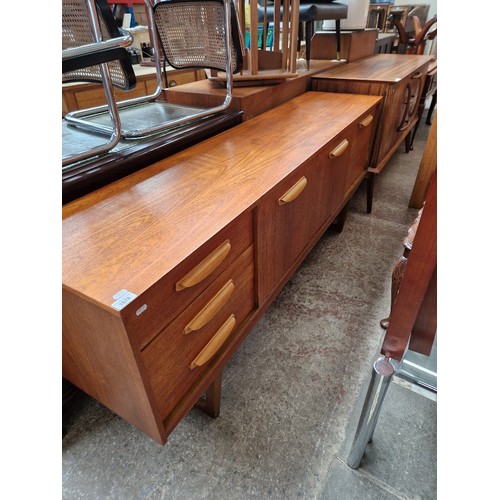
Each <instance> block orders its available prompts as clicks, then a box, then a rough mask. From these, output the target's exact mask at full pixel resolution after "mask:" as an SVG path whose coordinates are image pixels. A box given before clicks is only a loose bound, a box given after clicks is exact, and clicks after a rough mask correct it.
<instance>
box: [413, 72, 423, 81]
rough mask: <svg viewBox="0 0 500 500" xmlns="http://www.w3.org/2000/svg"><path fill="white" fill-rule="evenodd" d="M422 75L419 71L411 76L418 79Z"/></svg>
mask: <svg viewBox="0 0 500 500" xmlns="http://www.w3.org/2000/svg"><path fill="white" fill-rule="evenodd" d="M421 76H422V73H421V72H420V71H419V72H418V73H415V74H414V75H413V76H412V77H411V78H412V80H416V79H417V78H420V77H421Z"/></svg>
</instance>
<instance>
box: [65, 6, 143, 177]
mask: <svg viewBox="0 0 500 500" xmlns="http://www.w3.org/2000/svg"><path fill="white" fill-rule="evenodd" d="M132 41H133V39H132V36H131V35H130V34H126V33H123V32H120V30H119V29H118V25H117V24H116V21H115V19H114V17H113V14H112V13H111V9H110V7H109V4H108V2H107V1H106V0H63V1H62V81H63V82H79V81H85V82H98V83H102V84H103V88H104V93H105V96H106V101H107V107H106V116H107V119H108V120H109V122H110V126H109V128H108V130H107V133H106V135H107V136H108V137H109V139H108V140H107V142H104V143H100V144H98V145H96V146H91V147H87V148H84V149H83V150H82V146H81V145H80V144H76V145H74V146H73V147H65V145H64V144H63V159H62V165H63V168H64V167H66V166H67V165H69V164H71V163H75V162H78V161H82V160H85V159H87V158H90V157H92V156H98V155H100V154H103V153H106V152H107V151H109V150H111V149H112V148H113V147H114V146H116V144H117V143H118V141H119V140H120V135H121V124H120V119H119V116H118V109H117V105H116V101H115V98H114V94H113V87H114V86H115V87H118V88H121V89H122V90H129V89H131V88H133V87H134V86H135V82H136V80H135V75H134V71H133V69H132V65H131V63H130V60H129V57H128V53H127V51H126V49H125V47H127V46H129V45H131V44H132Z"/></svg>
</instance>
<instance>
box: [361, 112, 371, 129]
mask: <svg viewBox="0 0 500 500" xmlns="http://www.w3.org/2000/svg"><path fill="white" fill-rule="evenodd" d="M372 121H373V115H368V116H367V117H366V118H364V119H363V120H361V121H360V122H359V128H365V127H368V125H370V123H371V122H372Z"/></svg>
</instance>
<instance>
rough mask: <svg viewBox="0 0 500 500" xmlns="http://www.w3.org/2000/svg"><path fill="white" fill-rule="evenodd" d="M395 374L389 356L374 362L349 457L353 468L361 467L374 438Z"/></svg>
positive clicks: (349, 462) (348, 461)
mask: <svg viewBox="0 0 500 500" xmlns="http://www.w3.org/2000/svg"><path fill="white" fill-rule="evenodd" d="M393 375H394V367H393V366H392V365H391V363H390V362H389V358H386V357H381V358H379V359H377V361H375V363H373V369H372V376H371V380H370V385H369V386H368V391H367V393H366V397H365V402H364V404H363V409H362V410H361V415H360V417H359V422H358V427H357V429H356V434H355V435H354V441H353V443H352V446H351V451H350V452H349V457H348V459H347V465H348V466H349V467H350V468H351V469H357V468H358V467H359V464H360V463H361V459H362V458H363V455H364V453H365V450H366V446H367V444H368V443H369V442H370V441H371V440H372V437H373V433H374V431H375V427H376V425H377V420H378V416H379V414H380V410H381V408H382V403H383V401H384V397H385V394H386V392H387V389H388V388H389V384H390V382H391V380H392V376H393Z"/></svg>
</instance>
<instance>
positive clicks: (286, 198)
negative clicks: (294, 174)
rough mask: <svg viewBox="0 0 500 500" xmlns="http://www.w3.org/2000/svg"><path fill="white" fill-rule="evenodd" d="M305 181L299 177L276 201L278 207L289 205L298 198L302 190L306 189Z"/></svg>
mask: <svg viewBox="0 0 500 500" xmlns="http://www.w3.org/2000/svg"><path fill="white" fill-rule="evenodd" d="M306 184H307V179H306V178H305V177H301V178H300V179H299V180H298V181H297V182H296V183H295V184H294V185H293V186H292V187H291V188H290V189H289V190H288V191H287V192H286V193H285V194H284V195H283V196H282V197H281V198H280V199H279V201H278V204H279V205H284V204H285V203H290V202H291V201H293V200H295V198H297V197H298V196H299V194H300V193H302V191H304V188H305V187H306Z"/></svg>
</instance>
